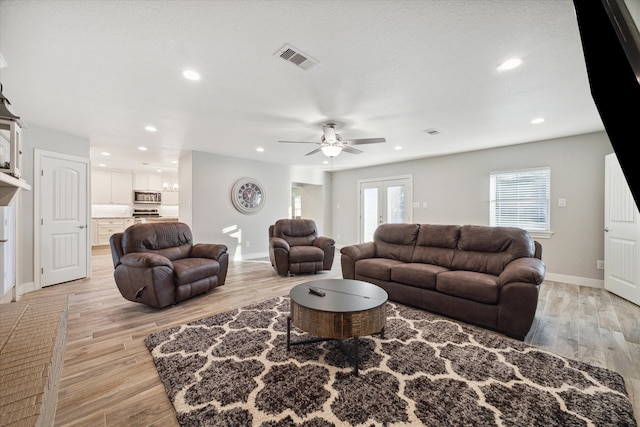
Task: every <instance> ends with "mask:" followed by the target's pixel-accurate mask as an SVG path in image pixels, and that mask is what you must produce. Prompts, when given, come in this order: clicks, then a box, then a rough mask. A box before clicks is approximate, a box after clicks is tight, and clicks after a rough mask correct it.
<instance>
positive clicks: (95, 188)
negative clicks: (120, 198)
mask: <svg viewBox="0 0 640 427" xmlns="http://www.w3.org/2000/svg"><path fill="white" fill-rule="evenodd" d="M91 203H93V204H96V205H103V204H107V203H111V172H110V171H91Z"/></svg>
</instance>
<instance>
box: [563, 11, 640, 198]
mask: <svg viewBox="0 0 640 427" xmlns="http://www.w3.org/2000/svg"><path fill="white" fill-rule="evenodd" d="M573 4H574V7H575V10H576V17H577V20H578V29H579V31H580V38H581V39H582V49H583V51H584V57H585V62H586V65H587V74H588V76H589V85H590V87H591V95H592V96H593V100H594V102H595V104H596V107H597V109H598V113H599V114H600V117H601V119H602V123H603V124H604V127H605V130H606V132H607V135H608V136H609V140H610V141H611V145H612V146H613V150H614V151H615V153H616V157H618V161H619V162H620V166H621V167H622V172H623V173H624V176H625V178H626V180H627V182H628V183H629V188H630V189H631V193H632V195H633V198H634V200H635V202H636V206H640V204H639V203H638V202H639V201H640V179H639V178H638V174H636V175H635V176H634V175H633V168H634V166H635V167H636V169H638V163H639V162H638V159H640V157H638V156H637V155H635V154H634V153H633V151H634V148H636V150H637V147H639V146H640V83H639V81H638V77H640V47H639V46H638V45H637V44H635V41H634V40H633V39H631V38H630V36H631V35H632V33H634V34H637V33H638V30H637V26H636V25H635V24H634V23H633V21H632V20H631V19H629V18H630V17H629V15H628V14H625V13H621V12H625V11H626V8H625V6H624V2H623V1H622V0H602V1H595V0H573ZM621 8H622V11H621ZM614 22H615V24H614ZM625 32H626V33H625ZM619 35H623V36H624V37H626V38H625V39H623V40H622V41H621V38H620V37H619ZM634 66H637V67H638V68H637V69H634ZM603 162H604V159H603Z"/></svg>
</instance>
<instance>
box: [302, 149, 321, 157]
mask: <svg viewBox="0 0 640 427" xmlns="http://www.w3.org/2000/svg"><path fill="white" fill-rule="evenodd" d="M321 149H322V148H316V149H315V150H313V151H309V152H308V153H307V154H305V156H310V155H312V154H316V153H317V152H318V151H320V150H321Z"/></svg>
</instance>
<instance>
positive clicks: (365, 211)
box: [358, 175, 413, 242]
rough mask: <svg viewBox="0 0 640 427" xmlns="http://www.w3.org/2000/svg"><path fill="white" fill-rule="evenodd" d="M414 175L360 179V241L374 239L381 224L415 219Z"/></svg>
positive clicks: (406, 221)
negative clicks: (413, 201) (413, 202)
mask: <svg viewBox="0 0 640 427" xmlns="http://www.w3.org/2000/svg"><path fill="white" fill-rule="evenodd" d="M412 181H413V179H412V176H411V175H405V176H396V177H389V178H377V179H372V180H360V181H358V186H359V194H360V199H359V205H360V208H359V210H360V217H359V218H360V224H359V227H358V228H359V231H360V233H359V236H358V237H359V240H360V242H370V241H372V240H373V233H374V232H375V231H376V228H378V226H379V225H380V224H387V223H408V222H411V221H412V218H413V215H412V213H413V212H412V209H411V206H412V202H411V200H412V194H413V191H412Z"/></svg>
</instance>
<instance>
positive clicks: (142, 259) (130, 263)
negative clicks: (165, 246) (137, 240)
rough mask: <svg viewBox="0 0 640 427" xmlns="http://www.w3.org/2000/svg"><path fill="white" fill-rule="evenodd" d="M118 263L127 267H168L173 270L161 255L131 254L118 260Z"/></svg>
mask: <svg viewBox="0 0 640 427" xmlns="http://www.w3.org/2000/svg"><path fill="white" fill-rule="evenodd" d="M120 263H121V264H122V265H124V266H127V267H135V268H152V267H162V266H165V267H169V268H171V269H173V263H172V262H171V260H170V259H169V258H167V257H165V256H163V255H159V254H156V253H153V252H131V253H128V254H126V255H123V256H122V257H121V258H120Z"/></svg>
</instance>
